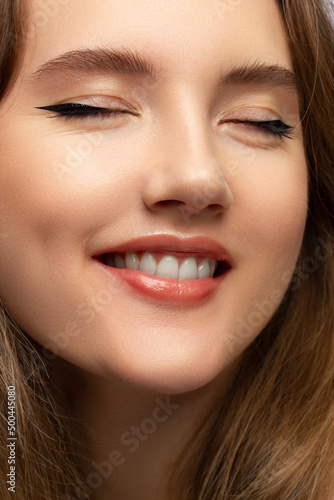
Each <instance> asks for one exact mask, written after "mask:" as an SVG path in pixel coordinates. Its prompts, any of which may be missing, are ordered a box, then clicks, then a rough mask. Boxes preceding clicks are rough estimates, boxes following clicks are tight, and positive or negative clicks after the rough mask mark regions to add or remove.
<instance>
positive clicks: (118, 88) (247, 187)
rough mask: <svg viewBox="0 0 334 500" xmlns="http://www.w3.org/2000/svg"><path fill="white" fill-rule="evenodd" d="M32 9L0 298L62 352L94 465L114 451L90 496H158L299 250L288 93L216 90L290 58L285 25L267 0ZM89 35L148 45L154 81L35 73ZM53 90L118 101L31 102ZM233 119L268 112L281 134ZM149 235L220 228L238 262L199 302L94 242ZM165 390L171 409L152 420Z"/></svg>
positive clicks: (302, 201)
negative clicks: (181, 298)
mask: <svg viewBox="0 0 334 500" xmlns="http://www.w3.org/2000/svg"><path fill="white" fill-rule="evenodd" d="M56 3H57V2H56ZM29 5H30V2H29ZM29 9H30V15H31V17H30V18H29V22H30V30H29V32H28V40H27V44H26V50H25V54H24V61H23V63H22V65H21V67H20V71H19V75H18V80H17V82H16V84H15V85H14V87H13V89H12V90H11V92H10V94H9V96H8V98H7V99H6V100H5V101H3V102H2V103H1V106H0V128H1V134H0V151H1V169H0V185H1V198H0V212H1V221H0V233H1V235H2V236H1V243H0V296H1V299H2V300H3V302H4V304H5V306H6V307H7V309H8V311H9V312H10V314H11V315H12V316H13V318H14V319H15V320H16V321H17V323H18V324H19V325H20V326H21V327H22V328H23V329H24V331H26V332H27V334H28V335H29V336H30V337H31V338H32V339H34V340H35V341H37V342H38V343H39V344H40V345H41V346H42V347H47V348H48V349H50V351H52V352H54V353H55V354H57V355H58V356H59V358H58V357H57V358H55V359H53V360H51V356H50V358H49V360H48V363H49V367H50V368H51V367H52V366H53V365H54V367H57V366H58V364H59V366H62V364H63V365H64V366H62V370H66V374H67V375H66V380H65V382H64V383H65V391H66V390H67V389H68V392H70V388H71V391H73V394H74V396H73V397H74V401H75V405H74V406H72V411H73V412H74V414H75V415H78V416H80V417H82V418H83V419H84V420H85V422H86V424H87V435H86V436H85V439H86V440H87V442H89V443H90V444H91V445H92V448H93V450H94V451H92V454H91V456H90V461H91V462H95V463H101V462H102V461H105V460H109V459H108V456H109V454H110V453H111V452H112V451H113V450H119V452H120V453H121V455H122V457H123V458H124V461H122V460H119V463H118V465H115V467H114V468H115V470H114V472H113V473H112V474H109V475H107V476H108V477H103V481H102V484H101V485H99V487H96V488H95V487H94V488H93V487H92V490H94V491H93V493H94V495H95V496H94V497H92V498H94V499H96V500H107V499H109V498H115V499H117V500H123V499H129V498H136V500H141V499H145V500H147V499H154V498H157V499H159V500H167V498H168V497H167V493H166V491H165V481H166V479H167V477H168V474H167V472H166V471H167V467H168V466H169V465H170V463H171V461H172V459H173V458H175V457H176V456H177V453H178V452H179V451H180V450H181V449H182V444H183V442H184V439H185V438H186V437H187V436H188V435H189V433H190V431H191V430H192V429H193V426H194V425H195V422H196V418H197V417H198V418H199V417H201V416H203V415H204V413H205V411H206V410H207V409H208V408H209V404H211V403H212V402H213V401H215V400H216V399H217V398H218V397H221V396H222V394H223V390H224V387H225V385H226V383H227V381H228V380H229V378H230V376H231V374H232V373H233V370H234V369H235V367H236V366H238V363H239V362H240V360H241V357H242V352H243V351H244V350H245V348H246V347H247V346H248V345H249V344H250V342H251V341H252V340H253V339H254V338H255V337H256V336H257V335H258V334H259V333H260V332H261V330H262V329H263V327H264V326H265V325H266V324H267V323H268V321H269V320H270V318H271V316H272V315H273V314H274V312H275V310H276V309H277V307H278V305H279V303H280V301H281V300H282V298H283V296H284V293H285V291H286V288H287V285H288V282H289V279H290V277H291V275H292V272H293V269H294V266H295V264H296V260H297V258H298V255H299V252H300V248H301V243H302V238H303V234H304V229H305V222H306V215H307V180H308V178H307V166H306V160H305V155H304V148H303V138H302V129H301V125H300V118H301V117H300V116H299V108H298V97H297V95H296V94H295V93H294V92H292V91H290V90H289V89H287V88H285V87H284V88H283V87H281V86H274V85H259V84H258V83H254V82H253V83H252V82H250V83H248V84H247V85H225V86H223V87H221V88H219V87H218V81H219V78H220V75H221V74H222V73H223V74H226V73H227V72H228V71H230V70H231V69H232V68H233V67H235V66H242V65H244V64H254V63H260V64H261V63H266V64H271V65H273V64H277V65H280V66H282V67H284V68H286V69H289V70H293V67H292V60H291V55H290V53H289V49H288V44H287V40H286V38H285V32H284V26H283V21H282V20H281V17H280V13H279V10H278V7H277V5H276V3H275V1H274V0H243V1H240V2H234V5H233V6H231V5H230V4H229V2H224V1H222V0H210V1H208V0H196V1H191V2H189V1H187V0H177V1H171V0H160V1H159V2H156V1H154V0H143V1H141V2H137V1H135V0H123V1H122V2H115V1H114V0H98V1H96V2H91V1H90V0H71V1H66V0H62V1H59V2H58V3H57V8H56V9H54V10H53V11H50V12H49V13H48V14H47V15H44V16H43V15H42V14H43V12H44V14H45V2H42V0H33V1H32V2H31V5H30V7H29ZM34 19H35V20H34ZM34 26H35V28H34ZM96 47H103V48H114V49H125V48H126V49H129V50H132V51H136V52H138V53H139V54H141V55H142V56H143V57H145V58H150V59H151V61H152V63H153V65H154V66H155V69H156V71H157V73H158V79H157V81H156V82H153V80H151V79H148V78H140V77H135V76H133V75H125V74H117V73H115V72H107V71H103V72H102V71H99V72H90V71H86V72H85V71H80V72H76V73H73V72H71V71H70V70H69V69H68V68H63V69H61V70H58V71H57V72H56V73H52V74H51V73H49V74H44V76H43V75H42V76H40V77H39V78H32V77H31V75H33V74H34V73H35V72H36V71H37V70H38V68H39V67H40V66H41V65H42V64H44V63H45V62H46V61H48V60H50V59H54V58H55V57H57V56H59V55H61V54H63V53H66V52H69V51H73V50H77V49H85V48H92V49H95V48H96ZM64 102H66V103H68V102H76V103H82V104H89V105H91V106H98V107H103V108H108V109H123V110H127V111H128V112H129V113H128V114H121V115H117V116H116V115H113V116H112V115H111V116H103V117H101V116H97V117H91V118H85V119H80V120H79V119H77V120H75V119H71V120H66V119H65V118H64V117H54V116H55V115H56V114H57V113H55V112H51V111H47V110H41V109H36V108H38V107H45V106H51V105H56V104H60V103H64ZM236 120H239V121H242V120H255V121H265V120H281V121H283V122H284V123H286V124H288V125H290V126H293V127H295V131H294V133H293V136H292V137H293V139H289V138H286V137H282V138H279V137H275V136H273V135H270V134H269V133H268V132H265V131H264V130H261V129H260V128H259V127H256V126H253V125H249V124H248V125H247V124H242V123H238V122H236ZM198 200H201V201H200V202H198ZM167 201H168V203H166V202H167ZM149 234H172V235H176V236H178V237H180V238H183V237H186V236H203V238H205V237H211V238H215V239H216V240H217V241H219V242H220V243H221V244H222V245H224V246H225V247H226V248H227V249H228V250H229V252H230V254H231V256H232V258H233V264H234V265H233V268H232V269H231V271H230V272H229V274H228V275H227V276H226V279H225V281H224V282H223V283H222V285H221V287H220V289H219V290H218V292H217V293H216V294H215V295H214V296H213V297H212V298H211V299H210V300H209V301H206V302H204V303H203V304H200V305H197V306H196V307H194V306H189V305H186V304H183V305H166V304H164V303H163V302H161V303H154V302H151V301H150V300H145V299H144V298H143V297H142V296H139V295H137V294H135V293H131V292H130V291H129V289H128V288H127V287H125V286H123V285H122V283H119V282H117V281H116V280H114V279H113V278H112V277H111V275H110V274H109V273H106V272H105V270H104V269H102V267H101V266H100V265H99V264H97V262H96V261H95V260H94V259H93V258H92V257H93V255H95V254H96V252H97V251H98V250H101V249H104V248H106V246H108V245H109V246H110V248H112V247H113V246H116V245H119V244H120V243H123V242H126V241H129V240H130V239H132V238H136V237H140V236H144V235H149ZM45 352H46V351H45V350H44V354H45ZM56 371H57V370H56ZM62 373H65V371H64V372H62ZM70 380H71V381H72V382H71V383H70V382H69V381H70ZM74 381H78V382H74ZM66 384H67V386H66ZM76 384H77V385H76ZM66 387H67V389H66ZM166 395H170V403H171V404H174V405H175V407H174V409H173V410H170V414H168V418H167V419H166V420H164V421H162V419H163V416H164V411H163V410H161V412H160V410H157V398H160V399H159V401H164V402H166ZM176 408H177V409H176ZM154 411H155V415H156V416H157V419H158V420H159V418H160V420H161V421H160V422H159V421H158V420H155V422H156V423H157V422H158V423H157V426H156V429H154V430H153V431H152V432H149V431H148V429H149V425H150V424H149V423H147V422H146V424H145V425H144V429H146V430H147V432H146V431H145V432H144V434H143V433H142V432H143V431H140V432H141V437H140V436H139V435H138V436H137V441H138V443H139V445H138V447H137V448H136V449H135V450H134V448H135V444H134V442H132V447H131V446H130V445H129V444H128V445H125V444H124V442H122V439H123V440H124V439H125V438H124V433H127V432H128V433H130V434H131V436H132V437H133V432H137V431H136V430H134V429H132V426H133V425H135V426H136V425H137V426H138V425H139V426H140V425H141V423H142V422H143V421H145V419H147V418H152V415H153V412H154ZM167 413H168V412H167ZM151 425H153V424H152V423H151ZM145 426H146V427H145ZM153 428H154V426H153V427H152V429H153ZM131 429H132V430H131ZM122 436H123V438H122ZM127 437H129V436H128V435H127ZM130 448H131V450H130ZM114 458H115V457H114ZM118 458H119V457H118ZM115 460H116V458H115ZM116 461H117V460H116ZM116 469H117V472H116ZM94 471H95V472H96V468H95V469H94V467H93V466H92V468H91V472H94ZM88 472H89V471H87V474H88ZM87 477H88V476H87ZM116 478H117V481H115V479H116ZM129 478H131V481H130V480H129ZM158 488H160V489H158ZM176 499H177V493H175V500H176ZM169 500H170V499H169Z"/></svg>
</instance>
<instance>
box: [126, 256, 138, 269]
mask: <svg viewBox="0 0 334 500" xmlns="http://www.w3.org/2000/svg"><path fill="white" fill-rule="evenodd" d="M125 267H126V268H127V269H139V259H138V257H137V255H136V254H135V253H134V252H126V254H125Z"/></svg>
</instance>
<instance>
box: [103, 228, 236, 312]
mask: <svg viewBox="0 0 334 500" xmlns="http://www.w3.org/2000/svg"><path fill="white" fill-rule="evenodd" d="M131 251H133V252H135V251H152V252H154V251H160V252H163V253H168V254H170V255H176V256H185V257H186V256H203V257H209V258H213V259H215V260H219V261H224V262H226V264H227V270H226V271H225V272H224V273H223V274H221V275H220V276H218V277H216V278H201V279H195V280H183V281H179V280H173V279H168V278H163V277H160V276H156V275H150V274H147V273H144V272H142V271H139V270H133V269H117V268H114V267H110V266H107V265H105V264H104V263H103V259H101V257H102V256H103V255H104V254H107V253H121V252H131ZM94 259H96V260H97V262H98V263H99V265H100V266H102V267H103V268H104V270H105V271H106V272H108V273H109V275H111V276H112V277H113V278H114V279H116V280H117V282H118V283H120V284H122V285H123V286H125V287H126V288H128V289H129V291H130V292H132V293H134V294H135V295H138V294H139V295H140V296H142V297H144V298H145V299H146V300H147V299H150V300H152V301H154V302H158V303H169V304H173V305H180V304H188V305H191V304H193V305H198V304H199V303H203V302H206V301H207V300H209V299H210V298H212V297H213V295H214V294H215V293H216V292H217V291H218V289H219V288H220V285H221V284H222V282H223V281H224V280H225V278H226V276H227V275H228V274H229V272H230V270H231V267H232V260H231V256H230V255H229V253H228V252H227V250H226V249H225V248H224V247H223V246H222V245H221V244H219V243H218V242H217V241H215V240H213V239H211V238H206V237H192V238H177V237H175V236H172V235H152V236H144V237H140V238H136V239H133V240H131V241H129V242H127V243H123V244H121V245H118V246H115V247H112V248H111V247H108V248H106V249H105V250H103V251H101V252H98V253H97V254H95V255H94Z"/></svg>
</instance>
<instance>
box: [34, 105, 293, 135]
mask: <svg viewBox="0 0 334 500" xmlns="http://www.w3.org/2000/svg"><path fill="white" fill-rule="evenodd" d="M37 109H43V110H46V111H54V112H56V113H58V114H56V115H54V116H51V117H50V118H65V120H83V119H90V118H96V117H98V116H99V117H102V118H103V117H107V116H111V115H120V114H133V113H131V112H130V111H128V110H122V109H119V110H117V109H116V110H111V109H107V108H99V107H96V106H88V105H86V104H80V103H67V104H55V105H53V106H42V107H38V108H37ZM229 122H230V123H240V124H246V125H251V126H253V127H255V128H259V129H261V130H262V131H264V132H267V133H268V134H270V135H272V136H274V137H276V138H280V139H282V138H283V137H286V138H287V139H293V137H292V135H293V133H294V130H295V128H294V127H292V126H290V125H287V124H286V123H284V122H282V121H281V120H267V121H256V120H254V121H252V120H229Z"/></svg>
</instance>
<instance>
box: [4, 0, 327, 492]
mask: <svg viewBox="0 0 334 500" xmlns="http://www.w3.org/2000/svg"><path fill="white" fill-rule="evenodd" d="M277 3H278V5H279V7H280V9H281V12H282V17H283V19H284V22H285V26H286V33H287V37H288V40H289V44H290V49H291V54H292V57H293V64H294V70H295V72H296V74H297V76H298V78H299V80H300V82H301V86H302V92H303V96H302V97H303V99H302V105H301V117H302V124H303V134H304V144H305V155H306V159H307V164H308V170H309V209H308V219H307V224H306V229H305V235H304V240H303V245H302V249H301V253H300V256H299V259H298V262H297V266H296V273H295V274H294V276H293V278H292V280H291V282H290V284H289V287H288V290H287V292H286V294H285V296H284V299H283V301H282V303H281V305H280V307H279V309H278V310H277V312H276V313H275V315H274V316H273V318H272V319H271V320H270V322H269V323H268V325H267V326H266V327H265V328H264V330H263V331H262V332H261V334H260V335H259V336H258V337H257V338H256V339H255V340H254V342H253V343H252V344H251V345H250V346H249V347H248V348H247V349H246V351H245V353H244V357H243V362H242V365H241V366H240V369H239V372H238V373H237V374H236V376H235V378H234V380H233V382H232V384H231V386H230V388H229V389H228V392H227V394H224V398H223V400H222V401H219V402H218V403H217V406H216V407H215V408H214V411H212V412H211V413H210V415H208V419H207V421H206V423H205V424H203V425H202V426H201V427H200V428H199V429H198V432H197V433H196V435H195V436H193V437H192V439H191V443H189V445H188V446H187V447H186V449H185V450H184V453H183V454H182V455H181V456H180V457H179V459H178V462H177V463H176V464H175V467H174V469H173V471H172V472H173V473H172V475H171V482H170V488H171V498H172V497H173V491H178V492H179V491H180V489H181V491H182V492H183V493H182V500H218V499H219V500H230V499H234V500H246V499H249V500H330V498H332V497H333V495H334V488H333V483H334V479H333V477H334V359H333V353H334V76H333V75H334V30H333V25H332V24H331V21H330V12H329V11H330V9H332V14H333V8H331V7H330V6H327V4H325V3H324V2H323V1H322V0H277ZM22 8H23V2H22V0H0V75H1V77H0V99H1V98H3V96H4V95H5V93H6V92H7V91H8V90H10V88H11V82H12V79H13V78H14V77H15V70H16V69H17V68H18V67H19V63H20V47H21V45H22V37H23V36H24V22H23V20H24V15H23V10H22ZM0 354H1V362H0V390H1V401H0V404H1V420H0V447H1V453H0V470H1V472H2V474H1V477H0V495H1V498H2V499H3V500H7V499H8V500H9V499H10V498H12V495H13V494H12V493H10V492H9V491H8V489H7V487H8V485H7V483H6V481H7V479H6V474H7V473H8V464H7V458H8V450H7V448H6V442H7V387H8V386H12V385H15V387H16V403H17V408H16V410H17V422H18V430H17V437H18V441H17V448H16V453H17V470H18V478H17V484H16V494H15V495H16V496H15V498H16V499H17V500H42V499H47V500H60V499H64V498H68V499H71V498H73V499H80V500H83V499H86V498H89V492H85V491H84V487H83V486H82V484H83V483H82V482H81V480H80V470H79V467H78V465H77V458H76V454H75V452H74V448H75V446H74V443H73V440H72V441H71V438H70V436H69V431H68V429H69V422H68V420H67V417H65V416H64V415H63V414H62V411H61V409H60V408H58V407H57V404H56V403H55V400H54V398H53V396H52V391H50V389H49V383H48V370H47V367H46V366H45V364H44V363H43V359H42V358H41V357H39V356H38V355H37V351H36V350H35V349H34V348H33V346H32V344H31V342H29V341H28V339H27V337H26V335H25V334H24V332H22V331H21V330H20V329H19V328H18V327H17V325H16V324H15V322H14V321H12V320H11V318H10V317H9V315H8V314H7V312H6V311H5V309H4V308H3V307H0Z"/></svg>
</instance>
